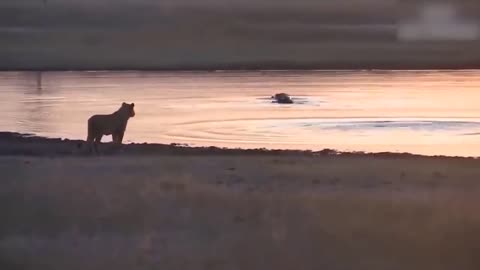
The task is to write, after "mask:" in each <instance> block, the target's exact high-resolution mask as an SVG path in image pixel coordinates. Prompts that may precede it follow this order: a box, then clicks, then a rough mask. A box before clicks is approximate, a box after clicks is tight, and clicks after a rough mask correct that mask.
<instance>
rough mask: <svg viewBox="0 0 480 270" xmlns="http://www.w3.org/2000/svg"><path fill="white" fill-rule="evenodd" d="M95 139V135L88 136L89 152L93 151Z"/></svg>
mask: <svg viewBox="0 0 480 270" xmlns="http://www.w3.org/2000/svg"><path fill="white" fill-rule="evenodd" d="M94 139H95V138H94V137H93V136H91V135H90V134H89V135H88V137H87V143H86V144H87V148H88V149H87V151H88V153H89V154H90V153H92V147H93V141H94Z"/></svg>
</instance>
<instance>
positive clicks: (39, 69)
mask: <svg viewBox="0 0 480 270" xmlns="http://www.w3.org/2000/svg"><path fill="white" fill-rule="evenodd" d="M477 69H480V63H458V64H444V65H435V64H416V65H404V64H373V65H285V66H284V65H280V66H277V65H265V66H264V65H259V66H257V65H239V66H213V67H203V66H200V67H197V66H179V67H162V66H151V67H143V66H94V67H90V66H77V65H72V66H37V67H19V66H14V67H3V66H0V72H8V71H14V72H22V71H23V72H48V71H56V72H59V71H159V72H215V71H232V72H233V71H322V70H325V71H329V70H338V71H344V70H382V71H387V70H418V71H423V70H477Z"/></svg>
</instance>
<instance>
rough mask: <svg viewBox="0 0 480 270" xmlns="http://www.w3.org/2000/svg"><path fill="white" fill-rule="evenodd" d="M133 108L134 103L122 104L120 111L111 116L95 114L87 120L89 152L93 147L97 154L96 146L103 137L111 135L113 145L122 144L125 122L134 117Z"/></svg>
mask: <svg viewBox="0 0 480 270" xmlns="http://www.w3.org/2000/svg"><path fill="white" fill-rule="evenodd" d="M134 106H135V104H134V103H132V104H127V103H125V102H123V103H122V106H121V107H120V109H118V110H117V111H116V112H114V113H112V114H96V115H93V116H92V117H90V118H89V119H88V137H87V144H88V146H89V151H90V152H91V151H92V145H93V148H94V149H95V152H96V153H98V148H97V145H98V144H99V143H100V141H101V140H102V137H103V135H112V141H113V142H114V143H115V144H122V141H123V135H124V134H125V130H126V128H127V122H128V120H129V119H130V117H134V116H135V111H134V109H133V108H134Z"/></svg>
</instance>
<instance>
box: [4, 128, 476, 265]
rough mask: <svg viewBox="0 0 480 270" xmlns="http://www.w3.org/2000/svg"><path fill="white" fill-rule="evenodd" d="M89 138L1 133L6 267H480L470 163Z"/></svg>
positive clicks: (472, 163)
mask: <svg viewBox="0 0 480 270" xmlns="http://www.w3.org/2000/svg"><path fill="white" fill-rule="evenodd" d="M81 143H82V141H70V140H60V139H46V138H40V137H31V136H25V135H21V134H15V133H1V134H0V171H1V172H2V173H1V175H2V177H1V187H2V188H1V189H0V202H1V204H0V205H1V206H0V211H1V213H2V222H1V224H0V266H1V267H0V268H1V269H105V268H112V269H118V270H121V269H152V268H162V269H279V270H282V269H319V268H323V269H333V270H335V269H382V270H383V269H422V270H423V269H478V267H479V266H480V260H479V259H478V256H476V251H477V250H478V246H479V244H478V243H480V241H479V240H480V239H479V237H478V236H479V235H480V229H479V228H480V215H479V214H478V209H477V205H478V203H479V199H478V198H480V196H479V195H480V182H479V181H478V179H480V166H479V165H480V161H479V160H476V159H473V158H447V157H425V156H414V155H409V154H391V153H384V154H381V153H380V154H361V153H339V152H336V151H333V150H324V151H321V152H309V151H276V152H275V151H273V152H272V151H267V150H248V151H247V150H239V149H233V150H232V149H230V150H229V149H219V148H191V147H185V146H177V145H159V144H158V145H157V144H155V145H150V144H129V145H125V146H124V147H123V148H122V150H121V152H110V153H105V154H103V155H101V156H88V157H87V156H85V155H84V154H81V153H79V152H78V145H79V144H81ZM108 146H109V145H108V144H104V145H102V148H103V149H104V150H105V149H108Z"/></svg>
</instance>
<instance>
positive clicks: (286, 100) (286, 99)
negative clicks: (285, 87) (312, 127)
mask: <svg viewBox="0 0 480 270" xmlns="http://www.w3.org/2000/svg"><path fill="white" fill-rule="evenodd" d="M272 98H273V99H275V100H276V101H277V103H281V104H292V103H293V100H292V99H291V98H290V96H289V95H288V94H285V93H278V94H275V95H274V96H272Z"/></svg>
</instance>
